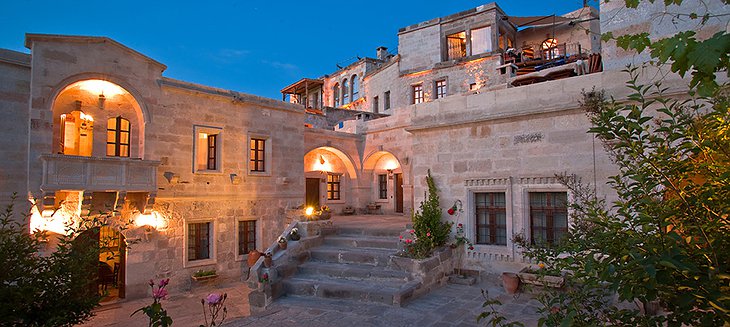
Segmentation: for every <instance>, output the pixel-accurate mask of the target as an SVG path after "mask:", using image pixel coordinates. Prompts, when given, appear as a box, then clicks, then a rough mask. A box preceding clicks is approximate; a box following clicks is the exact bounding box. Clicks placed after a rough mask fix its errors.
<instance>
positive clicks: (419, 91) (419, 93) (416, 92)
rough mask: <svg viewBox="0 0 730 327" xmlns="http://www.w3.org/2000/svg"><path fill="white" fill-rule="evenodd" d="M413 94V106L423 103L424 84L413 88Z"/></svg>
mask: <svg viewBox="0 0 730 327" xmlns="http://www.w3.org/2000/svg"><path fill="white" fill-rule="evenodd" d="M411 91H412V92H411V93H412V94H413V102H412V103H413V104H419V103H422V102H423V84H416V85H412V86H411Z"/></svg>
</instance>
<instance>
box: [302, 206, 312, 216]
mask: <svg viewBox="0 0 730 327" xmlns="http://www.w3.org/2000/svg"><path fill="white" fill-rule="evenodd" d="M313 213H314V208H313V207H307V209H305V210H304V214H306V215H307V216H311V215H312V214H313Z"/></svg>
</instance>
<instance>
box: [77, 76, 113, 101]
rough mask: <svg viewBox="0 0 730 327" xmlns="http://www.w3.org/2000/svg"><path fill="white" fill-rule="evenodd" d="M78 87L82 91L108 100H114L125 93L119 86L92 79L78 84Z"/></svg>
mask: <svg viewBox="0 0 730 327" xmlns="http://www.w3.org/2000/svg"><path fill="white" fill-rule="evenodd" d="M77 85H78V86H79V88H80V89H82V90H84V91H87V92H90V93H92V94H95V95H103V96H104V97H106V98H112V97H114V96H117V95H119V94H124V93H125V91H124V89H122V88H121V87H119V86H118V85H116V84H114V83H110V82H107V81H102V80H98V79H92V80H87V81H81V82H78V83H77Z"/></svg>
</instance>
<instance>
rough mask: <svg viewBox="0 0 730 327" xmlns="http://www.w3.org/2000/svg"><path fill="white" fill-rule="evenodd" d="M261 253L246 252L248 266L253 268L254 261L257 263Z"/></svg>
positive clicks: (254, 251)
mask: <svg viewBox="0 0 730 327" xmlns="http://www.w3.org/2000/svg"><path fill="white" fill-rule="evenodd" d="M261 255H262V253H261V252H259V251H256V250H251V251H250V252H248V266H249V267H253V265H255V264H256V261H259V258H261Z"/></svg>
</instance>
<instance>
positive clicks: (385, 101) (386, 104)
mask: <svg viewBox="0 0 730 327" xmlns="http://www.w3.org/2000/svg"><path fill="white" fill-rule="evenodd" d="M388 109H390V91H385V92H384V93H383V110H388Z"/></svg>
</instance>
